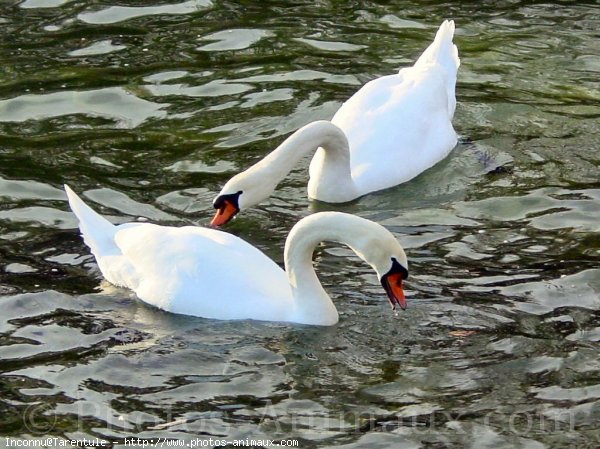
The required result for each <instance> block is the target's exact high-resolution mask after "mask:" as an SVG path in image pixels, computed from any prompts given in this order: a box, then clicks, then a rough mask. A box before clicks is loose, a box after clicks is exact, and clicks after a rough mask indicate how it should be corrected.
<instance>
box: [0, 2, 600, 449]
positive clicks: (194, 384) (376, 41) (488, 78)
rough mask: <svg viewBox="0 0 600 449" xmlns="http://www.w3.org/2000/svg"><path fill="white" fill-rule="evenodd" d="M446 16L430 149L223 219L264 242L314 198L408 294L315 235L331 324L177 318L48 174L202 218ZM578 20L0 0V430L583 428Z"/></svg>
mask: <svg viewBox="0 0 600 449" xmlns="http://www.w3.org/2000/svg"><path fill="white" fill-rule="evenodd" d="M447 17H449V18H453V19H455V21H456V23H457V27H458V28H457V35H456V39H455V42H456V43H457V44H458V46H459V49H460V55H461V59H462V66H461V68H460V72H459V82H458V88H457V97H458V108H457V111H456V116H455V121H454V123H455V127H456V129H457V130H458V131H459V133H460V134H461V136H462V139H461V144H460V145H458V147H457V148H456V149H455V150H454V152H453V153H452V154H451V156H450V157H449V158H447V159H446V160H445V161H443V162H442V163H440V164H439V165H437V166H436V167H434V168H433V169H431V170H429V171H428V172H426V173H424V174H423V175H421V176H419V177H418V178H417V179H415V180H413V181H411V182H410V183H407V184H405V185H402V186H399V187H397V188H394V189H391V190H389V191H385V192H381V193H377V194H373V195H369V196H367V197H365V198H362V199H360V200H358V201H356V202H354V203H352V204H349V205H344V206H339V207H333V206H328V205H323V204H317V203H311V202H309V201H308V200H307V199H306V195H305V186H306V181H307V171H306V168H305V167H298V169H297V170H295V171H294V172H293V173H292V174H291V175H290V176H289V177H288V178H287V179H286V180H285V181H284V182H283V184H282V185H281V186H280V188H279V189H278V191H277V192H276V194H275V195H274V196H273V197H272V198H271V199H270V200H269V201H268V202H265V203H264V204H262V205H260V206H259V207H257V208H256V209H254V210H251V211H246V212H245V213H244V214H243V215H241V216H240V217H239V218H238V219H237V220H235V222H234V223H233V224H232V226H230V227H229V228H228V230H229V231H230V232H233V233H235V234H237V235H239V236H241V237H243V238H244V239H246V240H248V241H250V242H252V243H253V244H254V245H256V246H258V247H259V248H261V249H263V250H264V251H265V252H266V253H267V254H268V255H269V256H271V257H273V258H274V259H275V260H276V261H277V262H281V261H282V254H283V245H284V239H285V236H286V235H287V232H288V231H289V228H290V226H291V223H293V222H295V221H297V220H298V219H299V218H301V217H302V216H305V215H307V214H309V213H311V212H313V211H315V210H323V209H337V210H344V211H347V212H352V213H355V214H358V215H361V216H364V217H367V218H370V219H374V220H377V221H379V222H380V223H383V224H384V225H386V226H387V227H388V229H390V230H392V231H393V232H394V233H395V234H396V235H397V237H398V238H399V239H400V240H401V242H402V243H403V244H404V245H405V247H406V248H407V252H408V255H409V259H410V263H411V278H410V279H409V282H408V283H407V287H408V288H407V293H408V301H409V309H408V310H406V311H405V312H403V313H398V314H397V315H394V314H392V313H391V312H390V310H389V306H388V305H387V301H386V300H385V298H384V295H383V293H382V290H381V287H380V285H379V284H378V281H377V279H376V278H375V276H374V275H373V273H372V271H371V269H370V268H369V267H366V266H365V265H364V264H363V263H361V262H360V261H359V260H358V259H357V258H356V257H354V256H351V252H350V251H349V250H347V249H346V248H340V247H338V246H335V245H324V246H323V247H322V248H320V249H319V250H318V251H317V254H316V261H317V262H316V263H317V265H318V271H319V273H320V278H321V280H322V282H323V284H324V285H325V287H326V289H327V291H328V292H329V293H330V294H331V296H332V297H333V298H334V301H335V303H336V305H337V306H338V309H339V311H340V314H341V321H340V324H339V325H337V326H335V327H332V328H325V329H322V328H314V327H307V326H295V325H285V324H279V323H255V322H218V321H210V320H205V319H201V318H193V317H185V316H176V315H171V314H168V313H164V312H161V311H158V310H155V309H153V308H151V307H148V306H146V305H144V304H143V303H141V302H140V301H138V300H136V299H135V298H134V297H132V296H131V294H130V293H129V292H127V291H124V290H120V289H115V288H113V287H111V286H110V285H107V284H105V283H102V282H101V277H100V275H99V273H98V271H97V269H95V265H94V261H93V258H92V257H91V256H90V255H89V252H88V250H87V248H86V247H85V246H84V245H83V243H82V241H81V239H80V238H79V236H78V232H77V231H76V229H75V226H76V222H75V220H74V217H73V216H72V215H71V213H70V212H69V210H68V208H67V205H66V202H65V196H64V194H63V192H62V190H61V186H62V184H63V183H65V182H66V183H68V184H69V185H71V186H72V187H73V188H74V189H75V190H76V191H78V192H81V193H82V194H83V195H84V197H85V198H86V199H87V201H89V202H90V203H91V204H93V205H94V207H96V208H97V209H98V210H101V211H102V213H103V214H105V215H106V216H108V217H110V218H111V219H112V220H113V221H115V222H124V221H128V220H132V219H136V218H137V217H146V218H147V219H149V220H150V221H153V222H160V223H168V224H173V225H179V224H189V223H196V224H199V225H206V224H207V223H208V221H209V219H210V217H211V215H212V211H211V209H210V202H211V200H212V198H213V197H214V195H215V194H216V193H217V192H218V191H219V190H220V187H221V186H222V185H223V183H224V182H225V181H226V180H227V179H228V178H229V177H230V176H231V175H232V174H234V173H236V172H237V171H238V170H241V169H243V168H245V167H247V166H248V165H249V164H251V163H252V162H254V161H256V160H258V159H259V158H260V157H261V156H262V155H264V154H266V153H267V152H268V151H270V150H271V149H273V148H274V147H275V146H276V145H277V144H278V143H279V142H280V141H281V140H282V139H283V137H284V136H286V135H288V134H289V133H291V132H292V131H294V130H295V129H297V128H298V127H299V126H301V125H304V124H306V123H308V122H310V121H312V120H315V119H321V118H330V117H331V116H332V114H333V113H334V112H335V110H336V109H337V108H338V107H339V105H340V104H341V102H342V101H344V99H346V98H348V97H349V96H350V95H351V94H352V93H353V92H355V91H356V90H357V89H358V87H359V86H360V85H361V84H363V83H364V82H366V81H367V80H369V79H372V78H373V77H376V76H379V75H384V74H388V73H392V72H394V71H395V70H397V69H398V68H399V67H401V66H404V65H406V64H408V63H409V62H411V61H413V60H414V59H415V58H416V57H417V56H418V55H419V52H420V51H421V50H422V49H423V48H425V46H426V45H427V44H428V43H429V42H430V40H431V39H432V37H433V34H434V32H435V30H436V28H437V26H439V24H440V23H441V22H442V20H443V19H444V18H447ZM599 29H600V3H598V2H597V1H588V2H576V3H575V2H554V3H540V2H527V1H516V0H513V1H501V2H480V1H477V2H460V3H459V2H412V1H406V2H393V3H392V4H388V3H387V2H302V1H297V2H281V1H270V2H252V1H245V2H226V1H218V0H214V1H213V2H210V1H208V0H205V1H201V0H198V1H194V0H191V1H185V2H179V3H175V2H161V1H158V0H157V1H155V2H153V3H151V4H149V3H147V2H133V1H125V2H110V0H106V1H101V2H98V1H91V0H81V1H70V0H25V1H11V2H4V3H3V4H2V6H0V30H1V33H2V40H1V41H2V51H1V53H0V55H1V57H2V64H1V66H0V67H1V69H0V77H1V82H0V135H1V137H0V240H1V245H0V295H1V296H0V310H1V315H0V370H1V372H2V375H1V377H0V391H1V395H0V435H2V436H8V437H22V438H40V437H41V436H44V435H51V436H57V437H61V438H84V437H86V438H102V439H106V440H109V441H111V442H117V444H115V447H121V446H122V445H123V443H124V441H125V438H127V437H131V436H136V437H137V436H139V437H144V438H174V439H178V440H180V441H194V439H195V438H202V439H203V441H208V440H209V439H210V438H213V439H223V440H227V441H232V440H233V439H236V438H269V439H275V440H280V439H287V438H294V439H297V440H298V441H299V442H300V446H301V447H306V448H333V447H342V448H348V449H350V448H362V447H369V448H378V447H386V448H387V447H394V448H465V447H468V448H475V447H476V448H533V449H538V448H565V447H570V448H596V447H598V445H599V444H600V430H599V426H598V420H599V419H600V347H599V345H598V342H599V341H600V276H599V274H600V267H599V263H598V262H599V260H600V240H599V238H598V235H599V234H598V232H599V231H600V225H599V224H598V223H600V221H599V217H600V183H599V177H598V167H599V165H600V137H599V136H600V132H599V131H600V125H599V124H600V122H599V120H598V118H599V117H600V106H599V104H600V102H599V100H600V94H599V92H600V89H599V87H600V86H599V84H600V83H599V81H598V79H599V72H600V56H598V55H599V52H600V44H599V42H600V39H599V37H600V33H599V32H598V30H599ZM307 163H308V161H307ZM305 165H306V164H305ZM339 256H350V257H339ZM207 444H208V443H207Z"/></svg>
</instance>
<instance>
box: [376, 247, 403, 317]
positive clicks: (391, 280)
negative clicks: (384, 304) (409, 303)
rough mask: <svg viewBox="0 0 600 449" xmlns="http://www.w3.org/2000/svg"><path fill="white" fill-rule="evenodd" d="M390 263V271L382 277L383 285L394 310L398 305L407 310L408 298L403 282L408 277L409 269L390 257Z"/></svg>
mask: <svg viewBox="0 0 600 449" xmlns="http://www.w3.org/2000/svg"><path fill="white" fill-rule="evenodd" d="M390 261H391V265H390V264H388V266H389V267H390V269H389V270H388V271H387V272H386V273H385V274H384V275H382V276H381V285H382V286H383V289H384V290H385V292H386V293H387V295H388V299H389V300H390V304H391V305H392V309H395V308H396V305H398V306H400V308H401V309H402V310H404V309H406V298H405V296H404V288H403V287H402V282H403V281H404V280H405V279H406V278H407V277H408V269H407V268H406V267H405V266H404V265H402V264H401V263H400V262H398V259H397V258H395V257H390Z"/></svg>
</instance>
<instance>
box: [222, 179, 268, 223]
mask: <svg viewBox="0 0 600 449" xmlns="http://www.w3.org/2000/svg"><path fill="white" fill-rule="evenodd" d="M275 186H276V182H271V181H270V179H269V177H268V176H266V175H263V176H260V174H259V173H255V172H254V171H251V170H246V171H245V172H242V173H238V174H237V175H235V176H234V177H233V178H231V179H230V180H229V181H227V184H225V185H224V186H223V188H222V189H221V192H219V194H218V195H217V197H216V198H215V199H214V201H213V207H214V208H215V209H216V210H217V213H216V214H215V216H214V217H213V219H212V221H211V222H210V224H211V226H223V225H224V224H226V223H228V222H229V221H230V220H231V219H232V218H233V217H235V216H236V215H237V214H238V212H240V211H241V210H244V209H247V208H250V207H252V206H255V205H257V204H258V203H261V202H262V201H264V200H266V199H267V198H269V196H271V193H273V191H274V190H275Z"/></svg>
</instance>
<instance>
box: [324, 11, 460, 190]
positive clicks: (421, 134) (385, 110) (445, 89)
mask: <svg viewBox="0 0 600 449" xmlns="http://www.w3.org/2000/svg"><path fill="white" fill-rule="evenodd" d="M453 33H454V22H452V21H446V22H444V23H443V24H442V26H441V27H440V29H439V30H438V32H437V35H436V38H435V39H434V41H433V42H432V43H431V45H430V46H429V47H428V48H427V49H426V50H425V51H424V52H423V54H422V55H421V57H420V58H419V59H418V60H417V62H416V63H415V65H414V66H413V67H408V68H405V69H402V70H401V71H400V72H399V73H398V74H395V75H389V76H384V77H381V78H377V79H374V80H372V81H370V82H369V83H367V84H366V85H365V86H363V87H362V88H361V89H360V90H359V91H358V92H357V93H356V94H355V95H353V96H352V97H351V98H350V99H349V100H348V101H346V102H345V103H344V104H343V105H342V106H341V107H340V109H339V110H338V111H337V113H336V114H335V115H334V117H333V119H332V120H331V121H332V123H334V124H335V125H337V126H339V127H340V128H341V129H342V130H343V131H344V132H345V133H346V136H347V137H348V141H349V144H350V159H351V168H352V178H353V179H354V181H355V183H356V185H357V187H358V188H359V190H360V191H361V193H362V194H365V193H369V192H372V191H376V190H382V189H385V188H388V187H392V186H394V185H397V184H401V183H403V182H406V181H409V180H410V179H412V178H413V177H415V176H417V175H418V174H420V173H421V172H423V171H424V170H426V169H428V168H430V167H431V166H433V165H435V164H436V163H437V162H439V161H440V160H442V159H443V158H445V157H446V156H447V155H448V153H449V152H450V151H451V150H452V149H453V148H454V146H455V145H456V141H457V136H456V132H455V131H454V128H453V126H452V117H453V114H454V109H455V105H456V98H455V94H454V89H455V84H456V72H457V70H458V65H459V64H460V60H459V59H458V50H457V49H456V46H455V45H454V44H453V43H452V37H453ZM319 151H321V150H319Z"/></svg>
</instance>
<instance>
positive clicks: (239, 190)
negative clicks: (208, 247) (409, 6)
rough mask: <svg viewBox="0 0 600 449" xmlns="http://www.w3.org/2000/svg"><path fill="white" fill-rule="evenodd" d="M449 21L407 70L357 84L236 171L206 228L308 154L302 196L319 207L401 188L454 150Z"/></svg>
mask: <svg viewBox="0 0 600 449" xmlns="http://www.w3.org/2000/svg"><path fill="white" fill-rule="evenodd" d="M453 36H454V21H452V20H446V21H444V23H442V25H441V26H440V28H439V30H438V31H437V34H436V36H435V39H434V41H433V42H432V43H431V44H430V45H429V47H428V48H427V49H426V50H425V51H424V52H423V54H422V55H421V56H420V57H419V59H418V60H417V62H416V63H415V64H414V65H413V66H412V67H407V68H403V69H402V70H400V72H399V73H397V74H394V75H388V76H383V77H380V78H377V79H374V80H372V81H370V82H368V83H367V84H365V85H364V86H363V87H362V88H361V89H360V90H359V91H358V92H356V93H355V94H354V95H353V96H352V97H351V98H350V99H349V100H348V101H346V102H345V103H344V104H343V105H342V106H341V107H340V109H339V110H338V111H337V112H336V113H335V115H334V116H333V118H332V119H331V121H326V120H321V121H316V122H313V123H310V124H308V125H306V126H304V127H302V128H300V129H299V130H297V131H296V132H295V133H294V134H292V135H291V136H290V137H288V138H287V139H286V140H285V141H284V142H283V143H282V144H281V145H279V146H278V147H277V148H276V149H275V150H274V151H273V152H271V153H270V154H268V155H267V156H266V157H265V158H264V159H262V160H260V161H259V162H258V163H256V164H255V165H253V166H252V167H250V168H248V169H247V170H245V171H244V172H241V173H238V174H237V175H235V176H234V177H233V178H231V179H230V180H229V181H228V182H227V183H226V184H225V185H224V186H223V188H222V190H221V192H220V193H219V194H218V195H217V197H216V198H215V200H214V201H213V206H214V208H215V209H217V212H216V214H215V216H214V218H213V219H212V222H211V224H212V225H213V226H222V225H224V224H225V223H227V222H228V221H229V220H231V219H232V218H233V216H234V215H236V214H237V213H238V212H239V211H240V210H242V209H246V208H248V207H251V206H254V205H256V204H258V203H260V202H261V201H263V200H265V199H266V198H268V197H269V196H270V195H271V193H272V192H273V191H274V190H275V188H276V187H277V184H278V183H279V182H280V181H281V180H282V179H283V178H284V177H285V176H286V175H287V174H288V173H289V172H290V170H291V169H292V168H293V167H294V166H295V165H296V164H297V163H298V161H300V159H302V158H303V157H304V156H306V155H308V154H312V153H314V156H313V158H312V161H311V163H310V168H309V182H308V196H309V197H310V198H313V199H316V200H319V201H324V202H327V203H344V202H348V201H352V200H354V199H356V198H358V197H360V196H363V195H365V194H367V193H370V192H374V191H377V190H383V189H386V188H389V187H393V186H395V185H398V184H401V183H404V182H406V181H409V180H410V179H412V178H414V177H415V176H417V175H418V174H420V173H422V172H423V171H425V170H427V169H428V168H430V167H432V166H433V165H435V164H436V163H437V162H439V161H441V160H442V159H444V158H445V157H446V156H447V155H448V154H449V153H450V151H451V150H452V149H453V148H454V147H455V146H456V143H457V135H456V132H455V131H454V128H453V127H452V117H453V115H454V110H455V108H456V98H455V86H456V75H457V71H458V67H459V65H460V59H459V57H458V49H457V48H456V45H454V44H453V42H452V38H453Z"/></svg>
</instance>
